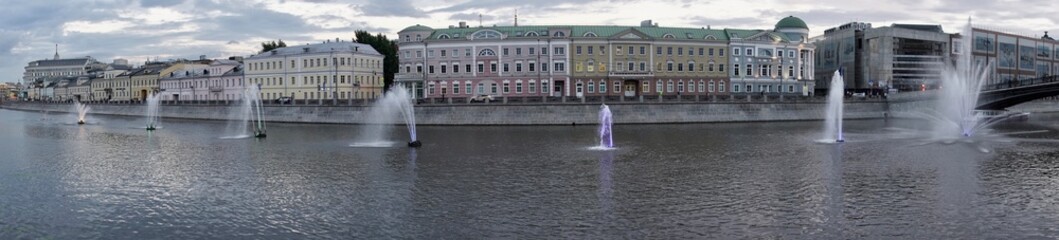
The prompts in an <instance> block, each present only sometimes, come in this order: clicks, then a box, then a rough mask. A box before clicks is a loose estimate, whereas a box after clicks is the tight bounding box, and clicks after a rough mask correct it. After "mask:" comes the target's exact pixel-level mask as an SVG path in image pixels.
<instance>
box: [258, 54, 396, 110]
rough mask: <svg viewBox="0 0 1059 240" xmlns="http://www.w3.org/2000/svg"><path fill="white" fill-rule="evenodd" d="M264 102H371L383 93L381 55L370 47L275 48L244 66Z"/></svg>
mask: <svg viewBox="0 0 1059 240" xmlns="http://www.w3.org/2000/svg"><path fill="white" fill-rule="evenodd" d="M244 67H245V69H246V75H245V78H244V81H246V83H247V84H248V86H259V87H260V89H261V97H262V99H265V100H271V99H277V98H279V97H291V98H293V99H295V100H305V99H309V100H319V99H350V98H354V99H373V98H377V97H380V96H381V95H382V91H383V55H381V54H379V53H378V52H377V51H375V49H374V48H372V47H371V46H370V45H366V44H360V43H355V42H342V41H336V42H325V43H320V44H310V45H303V46H293V47H284V48H278V49H274V50H272V51H268V52H263V53H261V54H258V55H255V56H251V57H250V58H248V59H246V62H245V63H244Z"/></svg>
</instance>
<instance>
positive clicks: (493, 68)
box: [489, 63, 496, 73]
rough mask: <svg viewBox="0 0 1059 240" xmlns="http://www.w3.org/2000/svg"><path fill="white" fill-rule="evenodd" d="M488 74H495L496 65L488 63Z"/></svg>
mask: <svg viewBox="0 0 1059 240" xmlns="http://www.w3.org/2000/svg"><path fill="white" fill-rule="evenodd" d="M489 72H491V73H495V72H496V63H490V64H489Z"/></svg>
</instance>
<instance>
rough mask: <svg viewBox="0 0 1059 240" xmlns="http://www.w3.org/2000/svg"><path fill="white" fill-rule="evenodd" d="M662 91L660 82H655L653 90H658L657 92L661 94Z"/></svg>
mask: <svg viewBox="0 0 1059 240" xmlns="http://www.w3.org/2000/svg"><path fill="white" fill-rule="evenodd" d="M662 89H663V88H662V81H655V90H658V92H659V93H661V92H662Z"/></svg>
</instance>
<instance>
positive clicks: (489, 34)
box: [471, 30, 500, 39]
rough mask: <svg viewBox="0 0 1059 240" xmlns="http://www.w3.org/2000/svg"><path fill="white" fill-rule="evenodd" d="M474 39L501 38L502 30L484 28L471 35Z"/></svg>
mask: <svg viewBox="0 0 1059 240" xmlns="http://www.w3.org/2000/svg"><path fill="white" fill-rule="evenodd" d="M471 38H472V39H499V38H500V32H497V31H493V30H482V31H478V32H476V33H474V35H471Z"/></svg>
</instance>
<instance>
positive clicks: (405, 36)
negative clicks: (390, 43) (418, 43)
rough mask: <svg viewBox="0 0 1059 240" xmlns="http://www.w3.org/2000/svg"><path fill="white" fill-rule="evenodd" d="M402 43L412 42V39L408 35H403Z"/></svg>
mask: <svg viewBox="0 0 1059 240" xmlns="http://www.w3.org/2000/svg"><path fill="white" fill-rule="evenodd" d="M404 41H405V42H410V41H412V37H409V36H408V35H404Z"/></svg>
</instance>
